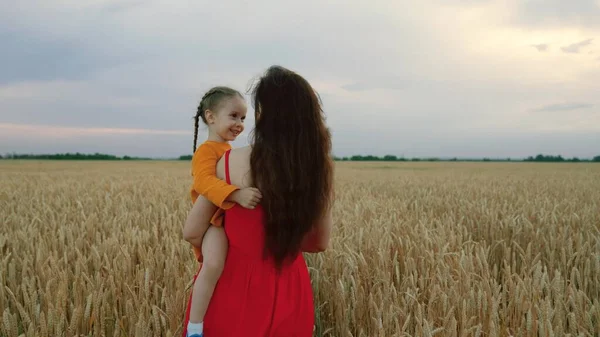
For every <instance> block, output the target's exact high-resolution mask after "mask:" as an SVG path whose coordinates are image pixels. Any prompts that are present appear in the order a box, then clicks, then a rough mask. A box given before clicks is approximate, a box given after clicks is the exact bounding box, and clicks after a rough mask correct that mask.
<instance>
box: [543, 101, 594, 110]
mask: <svg viewBox="0 0 600 337" xmlns="http://www.w3.org/2000/svg"><path fill="white" fill-rule="evenodd" d="M593 106H594V105H593V104H590V103H559V104H550V105H545V106H542V107H539V108H537V109H533V110H532V111H534V112H554V111H572V110H580V109H588V108H592V107H593Z"/></svg>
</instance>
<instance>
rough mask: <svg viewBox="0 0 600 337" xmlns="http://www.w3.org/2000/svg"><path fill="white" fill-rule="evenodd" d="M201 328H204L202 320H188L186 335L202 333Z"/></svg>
mask: <svg viewBox="0 0 600 337" xmlns="http://www.w3.org/2000/svg"><path fill="white" fill-rule="evenodd" d="M203 328H204V322H200V323H192V322H188V326H187V334H188V336H191V335H193V334H197V335H200V334H202V330H203Z"/></svg>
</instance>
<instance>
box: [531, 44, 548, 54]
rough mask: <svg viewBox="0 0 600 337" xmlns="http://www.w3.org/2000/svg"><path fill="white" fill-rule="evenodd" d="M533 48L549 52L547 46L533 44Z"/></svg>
mask: <svg viewBox="0 0 600 337" xmlns="http://www.w3.org/2000/svg"><path fill="white" fill-rule="evenodd" d="M531 46H532V47H534V48H535V49H537V50H538V51H539V52H544V51H547V50H548V47H549V46H548V45H547V44H532V45H531Z"/></svg>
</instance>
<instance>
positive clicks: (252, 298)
mask: <svg viewBox="0 0 600 337" xmlns="http://www.w3.org/2000/svg"><path fill="white" fill-rule="evenodd" d="M229 154H230V152H227V153H226V155H225V156H226V160H225V171H226V172H227V170H228V165H227V158H228V156H229ZM234 157H235V156H234ZM240 157H241V158H240ZM240 157H238V158H236V159H241V160H243V155H241V156H240ZM226 176H227V173H226ZM232 177H234V179H235V180H238V179H239V178H240V175H239V174H237V175H236V174H234V175H232ZM238 183H239V181H238ZM263 216H264V210H263V208H262V207H261V206H260V205H259V206H258V207H257V208H255V209H245V208H243V207H241V206H239V205H236V206H234V207H233V208H231V209H229V210H227V211H226V213H225V225H224V226H225V232H226V233H227V238H228V240H229V250H228V252H227V259H226V261H225V268H224V270H223V273H222V275H221V277H220V279H219V282H218V283H217V286H216V288H215V291H214V294H213V297H212V299H211V302H210V305H209V307H208V311H207V313H206V317H205V321H204V322H205V323H204V324H205V325H204V329H205V335H206V336H211V337H219V336H256V337H259V336H260V337H266V336H269V337H278V336H281V337H283V336H307V337H308V336H312V331H313V322H314V309H313V293H312V288H311V284H310V277H309V274H308V269H307V267H306V264H305V261H304V258H303V256H302V254H298V255H297V256H296V257H295V259H293V262H291V263H290V264H285V265H284V266H283V267H282V268H281V270H280V272H277V269H276V268H275V264H274V262H273V259H271V258H267V259H263V252H264V223H263Z"/></svg>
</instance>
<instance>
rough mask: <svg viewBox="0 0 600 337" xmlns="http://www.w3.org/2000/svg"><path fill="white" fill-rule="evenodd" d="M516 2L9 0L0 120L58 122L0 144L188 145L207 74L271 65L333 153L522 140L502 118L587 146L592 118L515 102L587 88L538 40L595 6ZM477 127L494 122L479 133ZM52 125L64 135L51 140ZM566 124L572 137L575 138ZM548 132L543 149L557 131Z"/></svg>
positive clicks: (458, 148) (243, 80) (565, 37)
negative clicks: (291, 77)
mask: <svg viewBox="0 0 600 337" xmlns="http://www.w3.org/2000/svg"><path fill="white" fill-rule="evenodd" d="M524 3H525V2H523V1H517V0H507V1H500V0H460V1H457V2H452V3H451V4H449V3H448V2H446V1H441V0H425V1H422V2H413V3H410V4H409V3H407V2H398V1H387V0H373V2H369V3H366V2H351V3H349V4H347V5H345V6H342V7H340V6H339V4H337V3H330V2H322V1H318V0H307V1H305V2H302V3H300V2H298V3H290V4H285V5H283V4H281V3H280V2H277V1H271V0H257V1H254V2H246V1H227V2H189V1H181V0H174V1H171V2H161V1H143V2H142V1H138V0H134V1H118V0H110V1H108V0H85V1H59V2H39V1H38V2H33V1H32V2H29V1H25V2H20V3H19V6H8V8H6V9H5V8H3V10H2V11H0V37H1V38H2V40H3V43H4V42H6V43H5V44H4V46H7V48H5V49H6V51H4V49H3V53H0V123H5V124H12V125H53V126H54V127H63V128H67V129H66V130H58V131H56V130H55V131H56V132H55V131H52V130H54V129H28V131H22V132H21V135H19V132H17V131H15V132H13V133H11V135H12V136H10V137H8V136H7V135H6V133H4V134H1V135H0V136H1V137H3V138H2V139H1V141H0V151H12V150H16V151H21V150H23V151H25V150H27V151H30V150H31V151H33V150H35V149H36V148H39V149H44V150H48V149H50V151H51V149H52V148H53V146H54V148H56V149H57V151H58V150H59V149H62V151H65V150H66V149H70V151H73V150H74V149H77V147H78V146H80V147H81V150H80V151H82V152H83V151H84V150H85V151H88V150H92V149H93V150H94V151H98V152H109V153H114V152H116V151H125V152H126V153H125V154H129V155H144V156H146V155H151V156H152V155H153V153H156V154H158V155H169V154H170V155H179V154H184V153H188V152H189V151H191V145H192V144H191V140H192V136H193V121H192V116H193V114H194V112H195V109H196V106H197V104H198V100H199V99H200V97H201V96H202V94H203V93H204V92H205V91H206V90H208V89H209V88H210V87H212V86H214V85H229V86H232V87H234V88H237V89H239V90H241V91H245V89H246V88H247V85H248V83H249V81H250V80H251V79H252V78H253V77H255V76H256V75H259V74H261V73H262V72H263V71H264V70H265V69H266V68H267V67H268V66H270V65H272V64H280V65H283V66H286V67H288V68H290V69H292V70H295V71H297V72H298V73H300V74H301V75H303V76H304V77H305V78H306V79H307V80H308V81H309V82H310V83H311V84H313V85H314V87H315V88H316V89H317V91H318V92H319V93H320V94H321V96H322V97H323V102H324V109H325V113H326V116H327V122H328V124H329V125H330V126H331V128H332V131H333V133H334V150H335V151H336V153H338V154H354V153H355V151H359V150H361V149H363V150H364V151H363V150H361V151H363V152H376V151H382V152H390V153H395V152H396V150H402V151H411V152H412V153H414V154H415V155H420V154H423V155H424V154H427V155H436V154H435V152H436V151H441V152H445V153H456V154H457V155H458V154H465V153H469V151H474V152H476V151H479V150H481V151H482V152H483V151H484V146H487V147H488V149H489V151H490V152H488V153H485V155H494V153H495V152H494V151H496V152H497V153H505V152H510V151H519V150H520V148H519V147H518V146H517V147H516V149H515V147H514V144H513V143H511V142H508V141H503V140H502V138H501V137H503V136H505V135H506V134H507V132H508V131H506V130H519V132H521V134H522V135H526V134H528V133H531V134H532V136H531V137H535V135H537V134H538V132H542V131H543V132H549V131H548V130H563V131H564V132H567V131H568V132H570V135H569V137H566V138H565V139H567V140H569V141H572V142H571V143H569V144H570V146H571V148H572V151H588V149H594V150H595V149H597V145H595V144H594V143H593V142H592V141H591V140H590V138H589V137H588V138H585V137H587V136H584V134H585V133H586V132H592V131H597V129H593V128H597V127H595V126H594V122H597V120H596V119H593V118H596V117H589V119H588V120H586V121H584V122H585V123H584V122H582V121H581V119H579V120H578V119H576V118H570V119H569V118H566V117H564V118H563V117H562V116H558V115H560V114H558V113H556V114H532V113H528V111H530V107H536V106H541V105H544V104H546V103H547V98H548V97H555V98H560V99H561V100H564V101H565V102H595V101H596V100H597V83H598V81H599V77H598V74H597V73H596V72H595V71H596V69H598V66H597V64H598V63H597V62H596V61H595V60H594V58H595V56H589V57H585V58H583V57H582V58H581V59H580V60H578V62H571V61H566V60H565V55H564V54H562V53H550V52H546V53H542V51H549V50H550V46H552V50H557V48H558V47H560V46H567V47H568V45H569V44H570V43H572V42H573V41H582V40H584V39H585V38H592V37H594V36H595V35H594V34H596V32H597V28H598V27H599V26H598V25H597V23H596V21H594V20H589V19H588V18H587V17H588V16H590V15H593V12H590V13H592V14H590V15H588V13H587V12H585V10H583V11H582V9H586V8H587V7H581V8H579V7H577V6H578V5H577V4H572V3H571V2H568V3H567V2H565V4H564V5H563V4H561V3H559V2H558V1H555V0H551V1H550V2H549V6H550V7H553V6H554V7H557V6H558V8H561V9H562V8H563V7H565V8H566V7H576V8H578V9H577V10H576V11H575V12H573V13H578V15H581V17H582V18H585V19H581V20H579V21H578V20H576V19H574V18H576V17H577V16H576V15H575V14H570V13H572V11H570V10H567V9H565V10H563V11H556V12H553V11H548V9H547V8H545V6H544V4H542V3H540V2H536V1H529V2H527V3H528V4H524ZM523 6H533V7H532V8H533V9H535V8H537V9H538V10H537V11H536V10H530V9H531V8H530V9H527V11H526V12H524V11H523ZM5 7H6V6H5ZM538 12H539V14H536V13H538ZM563 12H564V13H565V14H564V15H563V14H561V13H563ZM249 13H251V14H249ZM515 17H521V19H523V22H525V24H527V25H528V26H527V29H523V22H521V23H515V22H514V21H511V20H514V19H515ZM224 18H226V20H225V19H224ZM356 22H360V25H357V24H356ZM540 42H543V44H539V43H540ZM531 46H533V47H534V48H536V49H533V48H532V47H531ZM544 46H547V47H544ZM541 49H543V50H541ZM586 56H587V55H586ZM548 69H552V71H548ZM247 98H248V99H249V97H247ZM248 103H250V101H249V102H248ZM249 115H250V116H251V115H252V110H251V108H250V110H249ZM564 115H566V114H564ZM590 115H591V114H590ZM599 122H600V121H599ZM596 125H600V123H597V124H596ZM252 126H253V124H252V121H251V119H249V120H248V122H247V126H246V129H247V130H248V131H251V129H252ZM540 128H543V130H541V129H540ZM202 129H203V130H204V131H205V129H206V128H205V127H203V128H202ZM3 130H7V129H6V128H5V129H3ZM43 130H46V131H43ZM76 130H80V131H76ZM100 130H104V131H102V132H101V131H100ZM110 130H113V131H110ZM114 130H120V131H118V132H117V131H114ZM124 130H130V131H124ZM131 130H164V131H169V132H173V133H169V132H166V133H160V132H159V131H156V132H158V133H156V132H154V131H152V132H154V133H152V132H150V131H144V132H138V131H135V132H134V131H131ZM182 130H189V135H188V136H185V135H184V134H183V133H184V131H182ZM478 130H487V131H489V132H490V133H491V134H495V135H496V136H494V137H490V138H489V139H488V140H489V141H488V140H485V139H487V138H485V136H484V135H481V134H479V133H478ZM540 130H541V131H540ZM61 133H62V134H64V135H76V136H73V137H71V138H65V139H60V142H59V141H58V140H56V139H58V138H56V139H55V138H53V137H55V136H53V135H57V134H61ZM42 134H43V137H42V136H41V135H42ZM35 135H39V137H40V138H33V137H34V136H35ZM203 135H204V136H205V134H203ZM578 135H581V137H582V139H585V142H583V141H580V142H575V141H573V140H576V139H577V138H578ZM373 136H375V137H377V141H376V142H375V143H371V142H364V139H366V138H369V137H373ZM36 137H37V136H36ZM56 137H58V136H56ZM547 137H550V136H547ZM201 138H202V137H201ZM246 138H247V137H242V138H241V139H240V142H239V143H237V144H242V143H244V142H245V141H246ZM457 138H460V139H461V140H462V141H461V142H458V141H457V142H453V141H452V140H453V139H457ZM31 139H35V140H36V141H33V140H31ZM519 139H522V138H519ZM358 141H362V142H363V143H364V144H357V143H359V142H358ZM586 142H587V143H586ZM459 143H460V144H459ZM474 143H478V144H482V145H481V147H480V148H479V150H476V149H475V145H469V144H474ZM546 143H547V144H548V145H547V146H548V149H549V150H553V149H552V148H551V147H553V146H555V142H550V141H548V142H546ZM165 144H168V146H166V145H165ZM498 144H501V145H498ZM569 144H567V145H569ZM567 145H565V146H566V147H568V146H567ZM500 146H506V149H500V148H499V147H500ZM32 149H33V150H32ZM103 149H104V150H103ZM590 151H591V150H590ZM34 152H36V151H34ZM527 155H530V154H529V153H528V154H527ZM565 155H569V153H565Z"/></svg>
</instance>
